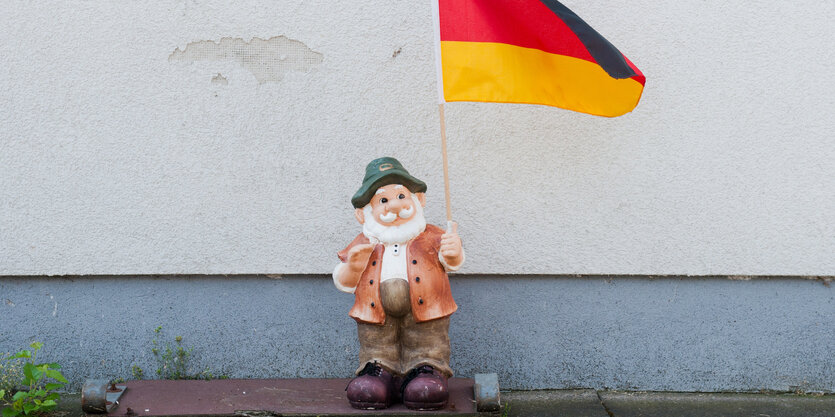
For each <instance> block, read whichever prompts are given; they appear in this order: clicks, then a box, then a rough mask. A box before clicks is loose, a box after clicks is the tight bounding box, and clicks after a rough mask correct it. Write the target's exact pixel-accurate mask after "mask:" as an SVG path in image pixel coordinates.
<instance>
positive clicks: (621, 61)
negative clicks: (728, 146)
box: [433, 0, 646, 117]
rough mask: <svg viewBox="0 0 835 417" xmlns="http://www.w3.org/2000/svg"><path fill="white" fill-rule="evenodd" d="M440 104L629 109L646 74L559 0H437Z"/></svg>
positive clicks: (609, 112) (603, 111)
mask: <svg viewBox="0 0 835 417" xmlns="http://www.w3.org/2000/svg"><path fill="white" fill-rule="evenodd" d="M433 3H435V4H434V7H435V10H434V12H435V19H436V32H435V37H436V43H437V46H436V49H437V50H436V60H437V61H438V63H437V65H438V74H439V75H438V88H439V95H440V99H441V102H442V103H443V102H445V101H486V102H504V103H528V104H544V105H548V106H556V107H560V108H563V109H568V110H574V111H578V112H582V113H588V114H593V115H597V116H607V117H615V116H620V115H622V114H625V113H628V112H630V111H632V110H633V109H634V108H635V106H637V105H638V101H639V100H640V99H641V93H642V92H643V89H644V83H645V82H646V78H645V77H644V75H643V74H642V73H641V71H640V70H638V68H637V67H635V65H634V64H632V62H630V61H629V59H627V58H626V57H625V56H624V55H623V54H621V53H620V51H618V50H617V48H615V47H614V46H613V45H612V44H611V43H609V41H607V40H606V39H605V38H604V37H602V36H600V34H599V33H597V31H595V30H594V29H592V28H591V26H589V25H588V24H587V23H586V22H584V21H583V19H580V18H579V17H578V16H577V15H576V14H574V12H572V11H571V10H569V9H568V8H567V7H565V6H563V5H562V3H560V2H558V1H556V0H434V1H433Z"/></svg>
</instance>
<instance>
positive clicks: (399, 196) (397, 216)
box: [356, 184, 426, 227]
mask: <svg viewBox="0 0 835 417" xmlns="http://www.w3.org/2000/svg"><path fill="white" fill-rule="evenodd" d="M417 204H420V206H421V207H425V206H426V196H425V194H423V193H415V194H412V192H410V191H409V189H408V188H406V187H404V186H402V185H399V184H389V185H386V186H383V187H380V188H379V189H377V192H376V193H375V194H374V197H372V198H371V201H370V202H369V203H368V206H370V207H371V216H372V217H373V218H374V220H375V221H377V222H378V223H380V224H381V225H383V226H388V227H391V226H400V225H403V224H405V223H408V222H409V221H410V220H411V219H412V216H414V215H415V212H416V211H417ZM368 206H366V208H365V210H367V209H368ZM363 211H364V210H363V209H357V210H356V218H357V221H358V222H360V224H364V223H365V221H366V219H365V214H364V212H363Z"/></svg>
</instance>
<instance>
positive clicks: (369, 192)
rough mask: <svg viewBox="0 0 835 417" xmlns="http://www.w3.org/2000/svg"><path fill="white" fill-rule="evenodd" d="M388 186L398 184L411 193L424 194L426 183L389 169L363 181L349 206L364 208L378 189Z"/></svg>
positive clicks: (402, 172)
mask: <svg viewBox="0 0 835 417" xmlns="http://www.w3.org/2000/svg"><path fill="white" fill-rule="evenodd" d="M389 184H400V185H402V186H404V187H406V188H408V189H409V191H411V192H413V193H425V192H426V183H424V182H423V181H421V180H419V179H417V178H415V177H413V176H411V175H409V173H408V172H406V171H403V170H399V169H391V170H388V171H384V172H380V173H379V174H377V175H375V176H373V177H371V178H368V179H366V180H365V181H363V183H362V186H361V187H360V189H359V190H358V191H357V192H356V194H354V197H352V198H351V204H352V205H353V206H354V207H355V208H363V207H365V205H366V204H368V202H370V201H371V198H372V197H374V193H376V192H377V189H378V188H380V187H383V186H386V185H389Z"/></svg>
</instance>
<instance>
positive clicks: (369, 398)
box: [345, 362, 394, 410]
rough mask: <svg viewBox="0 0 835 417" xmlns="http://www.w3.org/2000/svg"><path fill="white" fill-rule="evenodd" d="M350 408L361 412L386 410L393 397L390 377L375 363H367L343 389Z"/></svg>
mask: <svg viewBox="0 0 835 417" xmlns="http://www.w3.org/2000/svg"><path fill="white" fill-rule="evenodd" d="M345 391H347V392H348V401H349V402H350V403H351V407H354V408H359V409H361V410H380V409H383V408H388V406H390V405H391V402H392V399H393V397H394V395H393V394H394V390H393V389H392V376H391V374H390V373H389V372H388V371H386V370H385V369H383V368H381V367H380V366H379V365H377V364H376V363H371V362H369V363H367V364H366V365H365V368H363V369H362V371H360V373H359V375H357V377H356V378H354V379H352V380H351V382H350V383H349V384H348V387H347V388H345Z"/></svg>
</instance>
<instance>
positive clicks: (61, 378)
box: [46, 369, 69, 384]
mask: <svg viewBox="0 0 835 417" xmlns="http://www.w3.org/2000/svg"><path fill="white" fill-rule="evenodd" d="M46 376H48V377H50V378H52V379H54V380H57V381H61V382H63V383H65V384H66V383H67V382H69V381H67V378H64V375H61V372H60V371H56V370H54V369H49V370H47V371H46Z"/></svg>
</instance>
